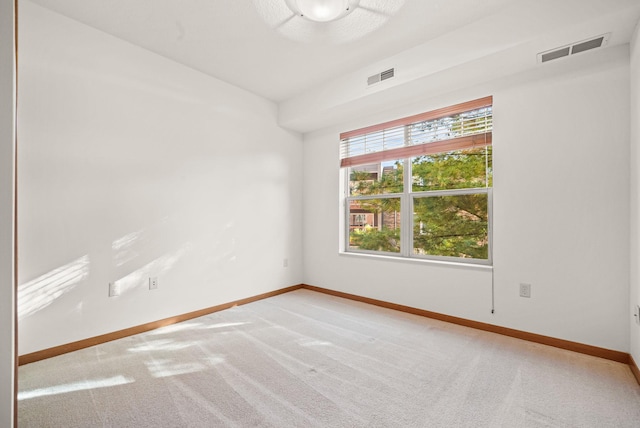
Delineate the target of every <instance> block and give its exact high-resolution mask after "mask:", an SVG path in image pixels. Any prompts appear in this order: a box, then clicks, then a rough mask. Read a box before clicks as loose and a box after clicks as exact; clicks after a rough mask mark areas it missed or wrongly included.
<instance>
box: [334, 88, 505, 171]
mask: <svg viewBox="0 0 640 428" xmlns="http://www.w3.org/2000/svg"><path fill="white" fill-rule="evenodd" d="M492 105H493V97H490V96H489V97H485V98H481V99H478V100H474V101H469V102H466V103H462V104H456V105H454V106H450V107H445V108H442V109H439V110H434V111H430V112H426V113H422V114H418V115H415V116H409V117H406V118H403V119H398V120H394V121H391V122H385V123H381V124H378V125H373V126H369V127H367V128H362V129H358V130H355V131H349V132H345V133H343V134H340V159H341V160H340V166H341V167H347V166H354V165H363V164H368V163H378V162H383V161H388V160H394V159H400V158H406V157H410V156H420V155H427V154H434V153H442V152H448V151H453V150H462V149H469V148H474V147H482V146H488V145H491V137H492V134H491V131H492V129H493V115H492V110H493V109H492Z"/></svg>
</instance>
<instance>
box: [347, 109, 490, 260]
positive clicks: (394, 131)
mask: <svg viewBox="0 0 640 428" xmlns="http://www.w3.org/2000/svg"><path fill="white" fill-rule="evenodd" d="M492 129H493V126H492V97H487V98H482V99H479V100H475V101H470V102H467V103H463V104H458V105H455V106H451V107H447V108H444V109H440V110H436V111H432V112H427V113H423V114H420V115H416V116H412V117H408V118H404V119H399V120H396V121H393V122H388V123H383V124H380V125H374V126H371V127H368V128H364V129H360V130H356V131H351V132H347V133H344V134H341V136H340V140H341V167H342V171H343V174H344V176H345V203H344V207H345V214H346V219H347V221H346V224H347V226H346V230H345V237H346V242H345V250H346V251H347V252H359V253H373V254H387V255H394V256H399V257H411V258H427V259H437V260H451V261H462V262H473V263H484V264H489V263H490V262H491V230H490V229H491V197H492V184H493V182H492V181H493V178H492V175H493V168H492V146H491V140H492Z"/></svg>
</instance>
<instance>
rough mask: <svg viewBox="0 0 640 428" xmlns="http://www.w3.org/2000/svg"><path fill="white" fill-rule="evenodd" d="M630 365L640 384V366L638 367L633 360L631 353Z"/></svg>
mask: <svg viewBox="0 0 640 428" xmlns="http://www.w3.org/2000/svg"><path fill="white" fill-rule="evenodd" d="M629 367H630V368H631V373H633V375H634V376H635V377H636V380H637V381H638V383H639V384H640V368H638V365H637V364H636V362H635V361H634V360H633V357H632V356H631V355H629Z"/></svg>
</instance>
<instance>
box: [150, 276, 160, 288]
mask: <svg viewBox="0 0 640 428" xmlns="http://www.w3.org/2000/svg"><path fill="white" fill-rule="evenodd" d="M156 288H158V277H157V276H153V277H151V278H149V290H155V289H156Z"/></svg>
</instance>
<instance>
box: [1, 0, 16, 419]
mask: <svg viewBox="0 0 640 428" xmlns="http://www.w3.org/2000/svg"><path fill="white" fill-rule="evenodd" d="M14 46H15V44H14V7H13V0H0V344H2V345H1V346H0V426H3V427H11V426H13V418H14V414H13V410H14V407H13V406H14V374H15V358H14V356H15V346H14V344H15V335H14V333H15V325H14V319H15V312H14V305H15V300H14V294H15V293H14V290H15V285H14V269H13V266H14V258H13V249H14V248H13V245H14V239H13V233H14V231H13V225H14V216H13V211H14V199H13V188H14V174H15V169H14V158H15V135H14V130H15V126H14V124H15V72H14V71H15V51H14Z"/></svg>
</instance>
